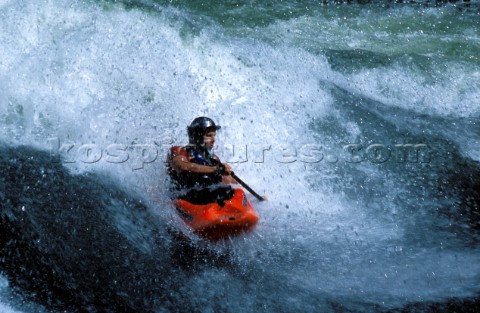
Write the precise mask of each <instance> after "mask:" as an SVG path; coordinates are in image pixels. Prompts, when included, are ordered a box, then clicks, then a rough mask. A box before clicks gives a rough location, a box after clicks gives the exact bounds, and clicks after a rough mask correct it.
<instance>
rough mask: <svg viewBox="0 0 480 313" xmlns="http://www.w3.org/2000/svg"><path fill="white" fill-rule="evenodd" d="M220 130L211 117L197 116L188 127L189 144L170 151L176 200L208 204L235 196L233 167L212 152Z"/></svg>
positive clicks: (169, 165)
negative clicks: (232, 185)
mask: <svg viewBox="0 0 480 313" xmlns="http://www.w3.org/2000/svg"><path fill="white" fill-rule="evenodd" d="M220 128H221V127H220V126H219V125H216V124H215V122H214V121H213V120H212V119H211V118H208V117H205V116H201V117H197V118H195V119H194V120H193V121H192V123H191V124H190V125H189V126H188V127H187V132H188V140H189V144H188V145H186V146H183V147H182V146H174V147H172V148H171V149H170V152H169V154H168V157H167V161H168V162H167V170H168V174H169V175H170V177H171V179H172V184H173V196H174V197H175V198H181V199H185V200H187V201H189V202H191V203H195V204H206V203H210V202H214V201H223V200H227V199H229V198H231V197H232V196H233V193H234V191H233V189H232V187H231V186H230V184H235V183H236V181H235V179H233V177H232V176H231V175H230V174H231V173H232V168H231V167H230V165H228V164H227V163H222V162H221V161H220V159H219V158H218V156H216V155H215V154H214V153H213V147H214V144H215V139H216V135H217V130H219V129H220Z"/></svg>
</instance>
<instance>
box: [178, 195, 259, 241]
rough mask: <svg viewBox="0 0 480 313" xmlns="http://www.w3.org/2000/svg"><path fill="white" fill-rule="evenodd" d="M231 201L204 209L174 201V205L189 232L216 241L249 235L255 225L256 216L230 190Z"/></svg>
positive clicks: (185, 202)
mask: <svg viewBox="0 0 480 313" xmlns="http://www.w3.org/2000/svg"><path fill="white" fill-rule="evenodd" d="M234 191H235V192H234V195H233V197H232V198H231V199H228V200H223V201H221V202H220V204H219V203H217V202H213V203H209V204H204V205H198V204H192V203H190V202H188V201H186V200H183V199H175V200H174V202H173V203H174V205H175V207H176V209H177V211H178V213H179V214H180V216H181V217H182V219H183V220H184V221H185V223H186V224H187V225H188V226H190V227H191V228H192V229H193V231H194V232H195V233H196V234H198V235H200V236H202V237H204V238H207V239H210V240H219V239H221V238H225V237H228V236H232V235H237V234H240V233H246V232H249V231H251V230H252V229H253V228H254V227H255V225H256V224H257V222H258V219H259V217H258V214H257V212H255V210H254V209H253V207H252V204H251V203H250V201H248V199H247V197H246V195H245V192H244V191H243V190H242V189H234Z"/></svg>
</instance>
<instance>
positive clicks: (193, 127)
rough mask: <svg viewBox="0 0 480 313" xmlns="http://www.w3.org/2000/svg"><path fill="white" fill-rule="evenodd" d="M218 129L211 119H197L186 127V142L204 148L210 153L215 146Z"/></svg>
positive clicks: (202, 117) (203, 117)
mask: <svg viewBox="0 0 480 313" xmlns="http://www.w3.org/2000/svg"><path fill="white" fill-rule="evenodd" d="M220 128H221V126H219V125H216V124H215V122H214V121H213V120H212V119H211V118H208V117H205V116H201V117H197V118H196V119H194V120H193V121H192V123H190V126H188V127H187V132H188V141H189V143H190V144H191V145H195V146H197V147H202V148H205V149H206V150H207V151H208V152H211V150H212V149H213V145H214V144H215V136H216V134H217V130H219V129H220Z"/></svg>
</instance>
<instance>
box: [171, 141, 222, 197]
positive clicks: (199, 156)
mask: <svg viewBox="0 0 480 313" xmlns="http://www.w3.org/2000/svg"><path fill="white" fill-rule="evenodd" d="M183 149H184V150H185V151H186V152H187V154H188V158H189V159H190V162H192V163H195V164H199V165H206V166H217V165H218V164H219V163H220V159H219V158H218V157H217V156H216V155H213V156H210V155H205V153H203V151H201V150H200V148H198V147H195V146H193V145H188V146H185V147H183ZM168 174H169V175H170V177H171V178H172V181H173V184H174V187H175V188H174V189H176V190H188V189H192V188H205V187H208V186H211V185H215V184H219V183H221V182H222V175H221V174H220V173H217V172H215V173H210V174H197V173H191V172H186V171H185V172H180V173H179V172H177V171H175V170H174V169H172V168H171V167H170V166H168Z"/></svg>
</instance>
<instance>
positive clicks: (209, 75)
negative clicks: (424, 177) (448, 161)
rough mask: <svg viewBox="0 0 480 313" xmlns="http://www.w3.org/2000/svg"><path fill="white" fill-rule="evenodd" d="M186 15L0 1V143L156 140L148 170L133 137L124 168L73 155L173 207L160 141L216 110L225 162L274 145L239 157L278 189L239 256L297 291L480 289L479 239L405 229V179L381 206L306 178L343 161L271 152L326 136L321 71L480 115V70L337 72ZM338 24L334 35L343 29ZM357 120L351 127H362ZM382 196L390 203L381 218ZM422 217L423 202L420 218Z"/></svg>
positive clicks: (405, 104)
mask: <svg viewBox="0 0 480 313" xmlns="http://www.w3.org/2000/svg"><path fill="white" fill-rule="evenodd" d="M184 14H185V13H183V12H181V11H177V10H175V9H165V10H163V11H162V12H161V13H158V14H148V13H145V12H140V11H137V10H130V11H126V10H124V9H122V8H121V7H120V6H119V5H111V6H110V7H109V9H106V10H103V9H102V8H101V7H100V6H97V5H93V4H91V3H76V2H72V1H62V0H50V1H43V2H41V3H38V2H26V3H25V2H24V1H8V0H5V1H1V2H0V18H1V21H2V22H1V24H2V27H0V29H1V30H0V42H2V44H1V45H0V86H1V87H0V88H1V89H0V92H1V93H0V125H1V127H2V128H1V129H2V132H1V134H0V137H1V138H2V140H3V141H4V142H7V143H10V144H31V145H35V146H37V147H41V148H42V149H49V143H48V142H49V139H50V138H56V137H58V138H59V139H60V142H61V143H72V144H75V148H74V151H77V147H79V146H80V145H81V144H95V145H97V146H98V147H100V148H101V149H102V150H103V151H104V149H106V147H107V146H108V145H109V144H112V143H121V144H125V145H128V146H130V145H132V144H150V145H155V147H157V149H158V151H159V156H158V158H157V159H156V161H155V162H153V163H151V164H150V163H149V164H145V165H144V168H143V169H138V170H132V168H133V167H134V162H135V161H139V160H140V159H141V158H140V156H139V155H138V151H135V150H134V149H129V150H127V151H128V153H129V155H130V159H129V160H128V161H127V162H125V163H122V164H117V163H108V162H105V161H104V160H103V159H102V160H100V161H99V162H96V163H94V164H89V163H84V162H81V161H79V160H78V159H77V162H76V163H74V164H67V166H69V167H70V168H72V170H75V171H77V172H83V171H98V172H106V173H107V174H108V175H111V176H114V177H116V178H117V179H118V180H119V181H121V182H122V184H123V185H124V187H125V188H126V189H131V190H134V191H135V192H136V193H137V194H138V195H139V196H140V197H142V198H144V199H145V200H146V201H147V203H149V204H150V206H151V207H152V209H154V208H156V207H164V206H165V205H166V202H165V201H164V200H159V199H164V198H165V196H164V194H163V191H164V190H165V189H166V188H165V184H164V181H165V178H166V175H165V173H164V172H163V163H162V161H163V159H164V153H165V151H164V149H163V148H162V144H171V143H172V141H174V142H175V143H177V144H181V143H184V142H185V141H186V132H185V126H186V125H187V124H188V123H189V122H190V121H191V120H192V119H193V118H194V117H195V116H198V115H208V116H210V117H212V118H214V119H215V120H216V121H218V123H219V124H221V125H223V126H224V127H223V128H222V130H221V132H220V134H219V140H220V141H221V142H222V143H221V147H223V146H224V148H223V149H220V151H219V153H220V154H221V155H223V156H224V157H225V158H227V159H228V158H229V153H228V149H227V148H228V146H229V145H232V144H235V145H237V146H244V145H248V146H249V148H252V147H253V148H256V149H261V148H265V147H268V146H272V150H269V151H266V153H265V160H264V162H259V160H260V159H261V155H260V154H259V151H255V150H249V151H251V152H250V154H249V155H248V161H247V162H244V163H238V164H235V163H234V164H233V165H234V167H235V170H236V172H237V174H238V175H240V176H241V177H242V178H244V179H245V181H247V182H248V183H249V184H251V185H252V186H253V187H254V188H255V189H258V190H259V191H260V193H262V194H266V195H267V196H268V197H269V199H270V201H269V202H268V203H265V204H263V203H262V204H260V203H255V206H256V208H257V209H258V211H259V213H260V215H261V218H262V219H261V223H260V225H259V228H258V230H257V231H256V232H255V233H254V234H253V235H252V236H250V237H248V238H240V239H238V240H234V242H233V244H234V246H235V255H236V256H237V259H238V262H239V264H240V265H243V266H246V267H249V266H252V265H253V266H254V267H256V268H261V269H262V270H263V271H265V272H266V273H267V276H272V277H277V278H278V279H279V280H281V278H284V279H285V281H288V285H289V286H290V287H285V288H286V289H285V290H287V291H288V290H291V291H296V290H297V289H302V288H303V289H306V290H308V291H309V292H310V293H312V294H317V293H321V294H327V295H330V296H332V297H346V298H349V299H361V300H362V301H365V302H374V303H386V304H389V305H395V304H402V303H406V302H413V301H418V300H438V299H442V298H446V297H452V296H458V297H463V296H469V295H472V294H474V293H475V292H478V273H479V272H480V271H479V270H480V262H479V261H480V256H479V254H478V253H477V252H476V251H470V250H462V249H459V251H452V250H448V249H443V247H442V246H441V245H439V246H431V245H432V243H435V242H437V240H433V239H432V240H431V241H430V240H427V241H426V242H423V243H422V242H411V241H408V240H406V239H405V238H404V225H403V224H402V222H403V221H404V217H402V216H401V212H402V205H401V203H400V204H398V203H397V204H394V203H392V202H391V199H393V198H394V197H395V195H397V194H398V193H400V192H402V190H399V189H395V188H398V186H397V185H396V184H395V183H394V182H391V184H390V185H387V186H385V187H384V188H385V189H384V190H378V191H376V196H377V197H375V198H372V199H371V201H372V203H371V206H369V207H362V206H364V205H365V204H363V203H351V202H349V200H348V198H347V197H346V196H345V195H344V193H343V192H342V191H338V188H335V187H341V186H328V185H316V186H310V185H309V183H308V180H307V178H308V177H310V176H312V175H313V176H316V177H320V178H322V177H323V178H325V179H328V178H330V177H329V175H333V174H331V171H330V169H331V168H334V167H338V166H342V164H341V163H332V164H328V163H325V164H323V165H322V166H320V167H313V166H312V165H310V164H305V163H302V162H299V161H297V162H294V163H280V162H279V161H278V160H276V159H275V155H274V153H275V151H278V147H279V146H280V145H289V146H290V147H294V148H297V149H299V148H300V147H301V146H303V145H305V144H313V143H315V144H323V142H321V141H320V142H318V136H317V135H318V134H315V133H313V131H312V130H311V129H309V123H310V122H311V120H312V119H313V118H322V117H324V116H326V115H327V114H328V113H329V112H331V109H332V105H333V101H334V98H333V97H332V95H331V94H330V92H329V90H326V89H323V88H322V87H321V86H320V82H322V81H327V82H330V83H335V84H336V85H338V86H341V87H343V88H345V89H346V90H349V91H351V92H352V93H356V94H362V95H363V96H365V97H369V98H372V99H375V100H377V101H380V102H382V103H384V104H386V105H390V106H397V107H401V108H409V109H413V110H414V111H417V112H428V113H431V114H433V115H439V116H454V117H473V116H477V115H478V114H479V113H480V109H479V106H478V104H477V102H478V101H477V100H478V97H479V94H480V86H479V83H478V81H479V80H471V78H475V77H478V75H479V74H478V72H473V73H472V72H469V71H468V70H465V69H464V68H458V67H453V66H452V67H449V68H448V71H450V73H448V74H447V75H446V76H448V77H456V78H451V79H449V80H446V79H445V77H446V76H445V77H443V79H440V80H438V81H436V82H435V83H433V84H425V81H424V78H423V77H422V76H421V75H417V74H416V73H415V72H414V71H412V70H410V69H404V68H402V67H400V66H397V65H394V66H392V67H389V68H381V69H374V70H361V71H359V72H357V73H354V74H340V73H338V72H335V71H333V70H332V69H331V68H330V65H329V63H328V62H327V60H326V59H325V58H324V57H322V56H318V55H314V54H311V53H309V52H306V51H305V50H304V49H302V48H301V47H294V46H292V45H290V44H288V43H285V44H279V45H277V46H275V47H272V46H271V45H269V44H266V43H265V42H263V41H262V40H260V39H248V38H231V37H227V36H226V35H223V34H222V32H221V31H219V30H218V29H217V28H216V26H210V27H205V28H203V30H202V31H201V32H200V33H199V35H198V36H193V35H191V34H187V35H183V36H182V35H180V33H181V32H180V31H179V30H181V29H182V28H183V27H187V26H191V25H189V24H188V23H185V22H184V21H183V18H184V17H185V16H184ZM303 22H305V23H306V24H307V28H308V29H310V30H311V31H312V32H314V31H318V32H320V31H321V28H320V27H319V26H317V29H312V28H311V27H312V25H313V24H314V23H313V22H312V21H303ZM298 23H299V21H296V20H293V21H286V22H279V23H276V24H273V25H271V26H269V28H267V29H266V30H259V31H264V32H266V33H267V34H268V35H270V36H281V34H283V33H285V29H287V28H291V27H294V26H295V25H296V24H298ZM328 26H329V27H330V30H331V32H332V34H331V36H336V33H335V32H340V30H341V29H343V26H342V25H335V23H331V24H329V25H328ZM192 27H194V26H192ZM476 34H477V33H475V34H474V35H476ZM374 35H377V36H378V34H374ZM329 36H330V35H329ZM342 36H343V38H347V39H346V40H347V41H350V44H352V45H355V41H356V40H358V39H357V36H358V33H353V34H348V33H347V34H345V33H344V34H342ZM260 37H261V36H260ZM472 38H474V37H472ZM347 44H348V43H347ZM465 72H466V74H465V76H462V75H460V74H461V73H465ZM467 75H468V77H467ZM357 123H359V121H350V122H349V123H348V125H344V126H345V127H346V128H347V129H349V130H350V136H351V138H355V136H356V133H357V132H358V125H357ZM320 140H321V139H320ZM461 141H462V140H461V139H459V142H461ZM325 145H328V144H327V143H325ZM277 153H278V152H277ZM74 156H75V155H74ZM359 167H360V170H361V171H362V172H365V173H367V174H368V175H369V176H371V177H375V176H378V175H383V174H382V173H381V172H380V171H379V170H378V169H377V168H376V167H375V166H373V165H371V164H362V165H359ZM322 175H323V176H322ZM355 183H357V184H362V182H361V181H358V182H355ZM371 207H378V208H382V209H383V212H381V213H380V214H373V213H372V210H371ZM398 212H400V213H398ZM397 213H398V214H399V215H397ZM423 214H425V212H422V211H421V207H419V212H418V216H417V217H416V218H417V219H419V220H420V219H422V215H423ZM427 217H428V216H427ZM420 225H423V224H421V223H420ZM428 231H429V230H427V229H421V228H420V229H418V232H419V234H420V235H419V237H420V238H424V236H427V237H428ZM425 233H427V235H425ZM432 236H442V234H441V233H439V234H432ZM445 240H447V241H448V240H450V239H449V238H445ZM258 254H261V255H262V257H261V258H260V259H258V257H257V256H258ZM277 258H279V259H277ZM279 260H281V261H282V262H278V261H279ZM262 262H263V263H262ZM196 279H198V278H196ZM200 286H203V285H202V284H200ZM292 286H293V287H292ZM2 288H3V289H5V288H6V289H8V286H4V287H2ZM192 288H193V289H192V292H195V291H196V289H195V288H194V287H192ZM199 288H200V287H199ZM279 290H283V289H281V288H280V289H279ZM279 290H277V289H275V288H273V290H272V292H277V291H278V292H280V291H279ZM197 291H198V290H197ZM1 301H2V302H1V303H0V310H2V309H3V308H5V312H10V311H8V310H10V309H9V302H8V300H6V299H3V298H1ZM11 312H15V311H13V309H12V310H11Z"/></svg>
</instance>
